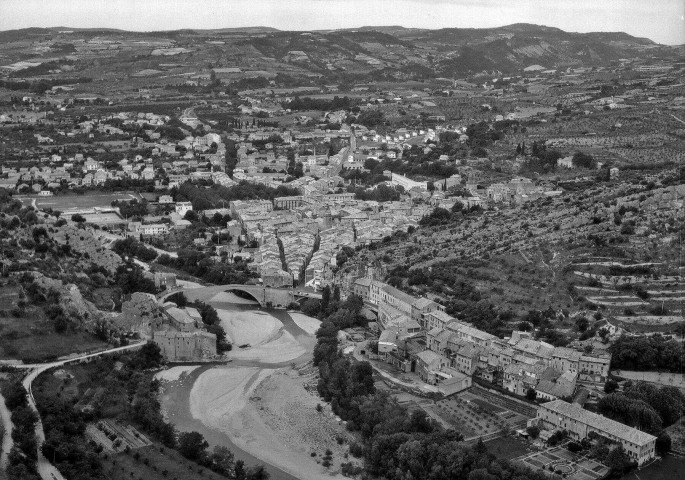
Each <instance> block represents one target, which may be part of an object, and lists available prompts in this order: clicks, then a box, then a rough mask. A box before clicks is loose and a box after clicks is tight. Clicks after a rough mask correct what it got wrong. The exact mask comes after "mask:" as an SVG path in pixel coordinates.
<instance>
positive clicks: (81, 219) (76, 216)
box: [71, 213, 86, 224]
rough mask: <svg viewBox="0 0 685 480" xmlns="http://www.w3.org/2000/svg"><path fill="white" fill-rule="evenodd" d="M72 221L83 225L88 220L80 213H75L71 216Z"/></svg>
mask: <svg viewBox="0 0 685 480" xmlns="http://www.w3.org/2000/svg"><path fill="white" fill-rule="evenodd" d="M71 221H72V222H76V223H79V224H81V223H83V222H85V221H86V219H85V218H84V217H83V215H81V214H80V213H75V214H73V215H72V216H71Z"/></svg>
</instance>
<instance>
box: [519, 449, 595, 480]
mask: <svg viewBox="0 0 685 480" xmlns="http://www.w3.org/2000/svg"><path fill="white" fill-rule="evenodd" d="M514 461H515V462H518V463H521V464H523V465H525V466H526V467H529V468H532V469H533V470H537V471H540V470H543V471H545V473H549V474H553V473H556V474H558V475H563V477H564V478H567V479H569V480H598V479H600V478H603V477H604V476H606V475H607V474H608V473H609V468H608V467H607V466H605V465H604V464H602V463H600V462H598V461H596V460H593V459H590V458H587V457H585V456H582V455H578V454H575V453H572V452H570V451H569V450H567V449H566V448H563V447H553V448H551V449H549V450H545V451H542V452H535V453H530V454H526V455H523V456H521V457H518V458H516V459H514Z"/></svg>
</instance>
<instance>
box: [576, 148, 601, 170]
mask: <svg viewBox="0 0 685 480" xmlns="http://www.w3.org/2000/svg"><path fill="white" fill-rule="evenodd" d="M573 165H574V166H576V167H580V168H586V169H588V170H594V169H595V168H596V167H597V161H596V160H595V159H594V157H593V156H592V155H588V154H586V153H582V152H576V153H575V154H574V155H573Z"/></svg>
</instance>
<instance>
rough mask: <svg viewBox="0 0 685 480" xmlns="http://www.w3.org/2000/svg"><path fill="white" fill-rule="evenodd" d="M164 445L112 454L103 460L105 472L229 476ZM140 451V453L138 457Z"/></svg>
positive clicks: (127, 476) (155, 477)
mask: <svg viewBox="0 0 685 480" xmlns="http://www.w3.org/2000/svg"><path fill="white" fill-rule="evenodd" d="M160 447H161V445H159V444H154V445H152V446H150V447H145V448H140V449H138V450H132V451H131V452H130V453H120V454H117V455H111V456H108V457H107V459H105V460H103V466H104V472H105V475H107V478H109V479H110V480H131V479H145V480H174V479H176V480H185V479H200V478H202V479H208V480H222V479H223V480H225V477H222V476H220V475H218V474H216V473H214V472H212V471H211V470H208V469H206V468H204V467H200V466H199V465H197V464H196V463H194V462H191V461H189V460H186V459H185V458H183V456H181V454H179V453H178V452H176V451H175V450H171V449H169V448H166V447H161V448H160ZM136 454H139V458H138V459H136ZM103 458H104V456H103Z"/></svg>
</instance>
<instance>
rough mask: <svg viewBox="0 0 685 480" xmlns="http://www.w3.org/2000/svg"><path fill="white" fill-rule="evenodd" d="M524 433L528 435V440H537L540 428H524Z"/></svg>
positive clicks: (535, 426)
mask: <svg viewBox="0 0 685 480" xmlns="http://www.w3.org/2000/svg"><path fill="white" fill-rule="evenodd" d="M526 432H527V433H528V435H530V438H538V436H539V435H540V427H538V426H537V425H531V426H530V427H528V428H526Z"/></svg>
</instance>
